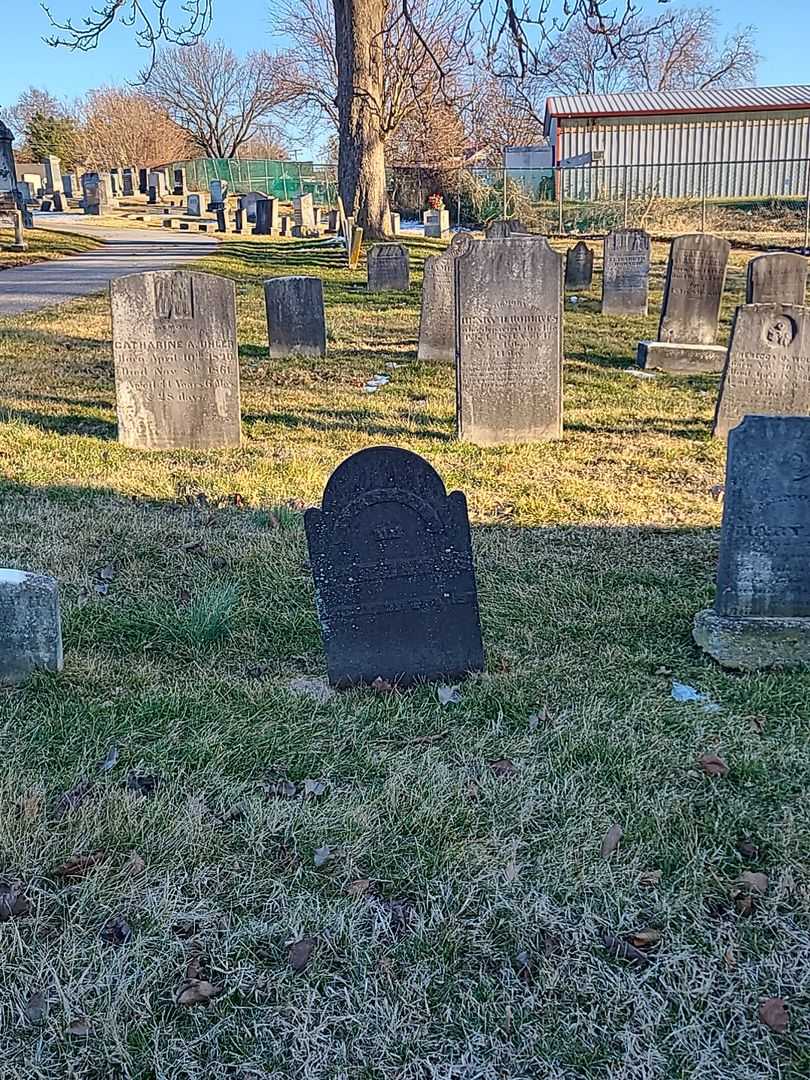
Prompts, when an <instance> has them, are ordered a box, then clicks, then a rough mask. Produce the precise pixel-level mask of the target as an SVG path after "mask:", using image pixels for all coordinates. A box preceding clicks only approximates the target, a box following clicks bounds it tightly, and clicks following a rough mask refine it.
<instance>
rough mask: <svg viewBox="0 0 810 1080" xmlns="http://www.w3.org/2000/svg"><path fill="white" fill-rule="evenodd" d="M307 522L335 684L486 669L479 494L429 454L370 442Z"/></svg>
mask: <svg viewBox="0 0 810 1080" xmlns="http://www.w3.org/2000/svg"><path fill="white" fill-rule="evenodd" d="M304 523H305V527H306V533H307V541H308V543H309V556H310V563H311V565H312V572H313V577H314V580H315V596H316V604H317V609H318V617H319V619H320V624H321V631H322V634H323V640H324V647H325V650H326V662H327V667H328V671H329V681H330V682H331V683H332V685H334V686H338V687H349V686H355V685H358V684H370V683H373V682H374V681H375V680H377V679H382V680H384V681H386V682H389V683H392V684H396V685H399V686H409V685H412V684H413V683H417V682H421V681H425V680H430V679H458V678H462V677H463V676H464V675H466V674H467V673H468V672H471V671H480V670H482V669H483V667H484V651H483V645H482V642H481V627H480V621H479V615H478V598H477V593H476V587H475V571H474V568H473V562H472V551H471V544H470V527H469V520H468V517H467V501H466V499H465V497H464V495H463V494H462V493H461V492H460V491H454V492H452V493H451V494H450V495H448V494H447V492H446V490H445V487H444V484H443V483H442V480H441V477H440V476H439V475H438V473H436V471H435V470H434V469H433V468H432V467H431V466H430V465H429V464H428V463H427V462H426V461H424V460H423V459H422V458H420V457H419V456H418V455H417V454H414V453H412V452H411V451H409V450H401V449H398V448H397V447H393V446H378V447H372V448H370V449H367V450H361V451H360V452H359V453H357V454H354V455H352V457H350V458H348V459H347V460H346V461H344V462H343V464H342V465H340V466H339V467H338V468H337V469H336V470H335V472H334V473H333V474H332V476H331V477H330V479H329V481H328V483H327V485H326V488H325V490H324V494H323V507H322V509H321V510H316V509H311V510H307V512H306V514H305V517H304Z"/></svg>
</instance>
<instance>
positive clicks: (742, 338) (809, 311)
mask: <svg viewBox="0 0 810 1080" xmlns="http://www.w3.org/2000/svg"><path fill="white" fill-rule="evenodd" d="M748 414H757V415H763V416H810V308H805V307H799V306H798V305H792V304H745V305H743V306H742V307H738V308H737V311H736V313H735V315H734V325H733V327H732V330H731V340H730V342H729V347H728V358H727V360H726V365H725V367H724V369H723V375H722V378H721V379H720V390H719V393H718V396H717V408H716V410H715V417H714V434H715V435H716V436H717V437H718V438H721V439H724V438H726V436H727V435H728V433H729V431H730V430H731V429H732V428H734V427H736V426H737V424H739V423H740V422H741V421H742V419H743V417H744V416H746V415H748Z"/></svg>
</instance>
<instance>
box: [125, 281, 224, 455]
mask: <svg viewBox="0 0 810 1080" xmlns="http://www.w3.org/2000/svg"><path fill="white" fill-rule="evenodd" d="M235 295H236V294H235V288H234V285H233V282H231V281H227V280H226V279H225V278H222V277H216V276H215V275H213V274H199V273H193V272H190V271H184V270H161V271H158V272H157V273H150V274H133V275H131V276H130V277H123V278H119V279H118V280H117V281H113V282H112V283H111V285H110V297H111V301H112V327H113V360H114V362H115V389H116V398H117V405H118V438H119V441H120V442H122V443H124V444H125V445H126V446H134V447H139V448H141V449H147V450H172V449H175V448H179V447H187V448H190V449H207V448H211V447H229V446H238V445H239V442H240V408H239V362H238V358H237V349H236V300H235Z"/></svg>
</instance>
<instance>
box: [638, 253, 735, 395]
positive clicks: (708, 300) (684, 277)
mask: <svg viewBox="0 0 810 1080" xmlns="http://www.w3.org/2000/svg"><path fill="white" fill-rule="evenodd" d="M730 250H731V244H729V242H728V240H723V239H721V237H719V236H711V235H710V234H709V233H689V234H687V235H686V236H676V237H675V239H674V240H673V241H672V244H671V246H670V251H669V261H668V263H667V277H666V284H665V285H664V303H663V306H662V309H661V321H660V323H659V326H658V340H657V341H642V342H639V346H638V363H639V366H640V367H644V368H658V369H659V370H661V371H668V372H673V373H686V374H691V373H695V372H714V371H722V369H723V364H724V363H725V359H726V349H725V347H724V346H722V345H716V344H715V341H716V339H717V320H718V317H719V315H720V301H721V300H722V297H723V287H724V285H725V281H726V266H727V264H728V255H729V252H730Z"/></svg>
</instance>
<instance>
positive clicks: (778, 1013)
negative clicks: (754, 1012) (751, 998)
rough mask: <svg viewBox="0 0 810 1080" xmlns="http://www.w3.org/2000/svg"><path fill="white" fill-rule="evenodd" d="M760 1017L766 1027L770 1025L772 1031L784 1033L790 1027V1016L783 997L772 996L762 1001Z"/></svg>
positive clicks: (779, 1033)
mask: <svg viewBox="0 0 810 1080" xmlns="http://www.w3.org/2000/svg"><path fill="white" fill-rule="evenodd" d="M759 1018H760V1020H761V1021H762V1023H763V1024H765V1026H766V1027H769V1028H770V1029H771V1031H775V1032H776V1033H777V1034H778V1035H783V1034H784V1033H785V1032H786V1031H787V1029H788V1022H789V1019H790V1017H789V1016H788V1011H787V1006H786V1005H785V1002H784V1001H783V999H782V998H778V997H772V998H766V999H765V1000H764V1001H761V1002H760V1004H759Z"/></svg>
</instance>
